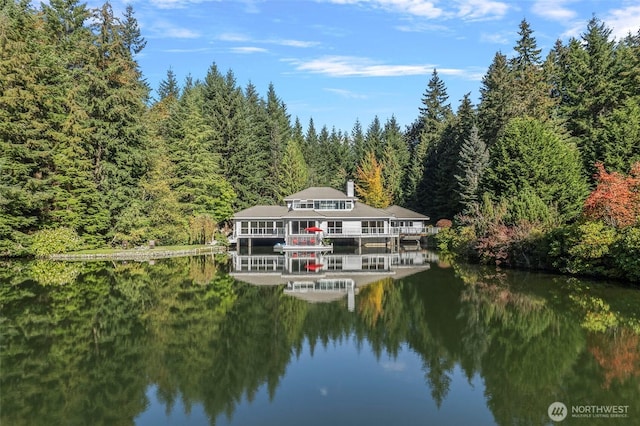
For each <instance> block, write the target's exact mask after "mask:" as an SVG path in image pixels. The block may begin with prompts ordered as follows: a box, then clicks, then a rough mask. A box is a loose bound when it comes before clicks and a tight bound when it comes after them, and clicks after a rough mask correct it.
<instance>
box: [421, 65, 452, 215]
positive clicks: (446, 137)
mask: <svg viewBox="0 0 640 426" xmlns="http://www.w3.org/2000/svg"><path fill="white" fill-rule="evenodd" d="M448 99H449V96H448V95H447V90H446V86H445V84H444V82H443V81H442V80H441V79H440V77H439V76H438V73H437V71H436V70H434V71H433V74H432V76H431V79H430V80H429V84H428V85H427V90H426V91H425V94H424V95H423V98H422V104H423V106H422V107H420V119H421V121H422V125H421V127H422V129H421V133H420V142H419V145H418V147H417V148H416V150H415V154H417V155H415V157H414V158H413V161H414V164H413V165H412V169H413V170H414V171H413V173H414V174H415V175H416V176H419V177H420V178H419V179H420V180H419V182H418V186H417V188H416V196H415V200H414V202H413V203H412V204H413V205H414V206H415V208H416V209H417V210H419V211H421V212H424V213H426V214H428V215H430V216H432V217H444V215H447V213H448V208H447V207H446V206H445V204H448V201H447V199H448V198H450V194H449V195H446V196H443V194H444V192H445V186H446V185H445V182H446V181H447V180H451V179H452V176H453V175H452V174H451V175H449V176H445V175H444V173H443V170H444V169H443V168H442V167H441V166H439V162H440V161H441V159H443V158H445V157H447V156H448V154H449V153H450V152H451V151H452V148H453V145H454V144H455V138H454V136H453V132H452V130H453V127H452V120H453V118H454V115H453V112H452V110H451V105H450V104H449V103H447V101H448Z"/></svg>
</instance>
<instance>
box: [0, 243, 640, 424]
mask: <svg viewBox="0 0 640 426" xmlns="http://www.w3.org/2000/svg"><path fill="white" fill-rule="evenodd" d="M421 253H422V252H421ZM277 256H278V255H274V254H269V255H268V256H248V257H247V256H245V257H238V256H235V257H233V258H232V259H230V260H227V259H226V258H225V257H223V256H220V257H218V258H212V257H205V256H201V257H191V258H176V259H167V260H160V261H155V262H151V263H138V262H87V263H80V262H77V263H74V262H67V263H64V262H55V263H54V262H49V261H36V262H29V263H5V264H3V265H2V266H1V267H0V279H1V280H2V281H1V284H0V309H1V311H0V327H1V328H0V332H1V336H0V344H1V347H0V424H2V425H29V426H31V425H145V426H146V425H309V426H310V425H334V426H335V425H427V424H429V425H493V424H498V425H511V424H527V425H529V424H530V425H544V424H553V421H552V417H553V416H556V417H555V419H560V417H564V419H563V420H562V421H561V422H559V423H558V424H563V425H564V424H570V425H585V426H587V425H594V424H595V425H634V424H638V425H640V291H639V290H638V289H634V288H625V287H621V286H619V285H613V284H607V283H596V282H591V281H584V280H578V279H575V278H567V277H559V276H553V275H544V274H532V273H525V272H514V271H496V270H495V269H484V270H483V269H478V268H475V267H471V266H467V265H449V264H446V263H444V262H441V261H440V262H438V261H437V257H436V256H432V255H430V254H428V253H427V254H424V255H423V256H421V255H420V254H410V255H408V256H405V257H397V256H396V257H393V256H391V257H390V256H388V255H383V254H379V255H378V254H376V255H357V254H353V255H348V256H347V255H345V256H333V257H331V256H325V257H324V258H322V259H319V258H318V257H316V258H315V259H310V258H308V257H309V255H308V254H299V255H298V256H292V255H288V256H285V255H281V256H282V257H277ZM314 256H315V255H314ZM309 265H316V266H313V267H309ZM312 302H313V303H312ZM554 402H561V403H562V404H563V405H554V406H552V407H551V409H550V406H551V404H552V403H554ZM558 407H560V411H558V410H559V408H558ZM562 407H564V409H565V411H564V412H563V411H562ZM554 410H555V411H554Z"/></svg>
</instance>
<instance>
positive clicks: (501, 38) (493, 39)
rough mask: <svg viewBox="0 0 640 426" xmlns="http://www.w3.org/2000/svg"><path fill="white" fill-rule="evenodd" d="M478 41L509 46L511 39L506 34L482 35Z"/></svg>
mask: <svg viewBox="0 0 640 426" xmlns="http://www.w3.org/2000/svg"><path fill="white" fill-rule="evenodd" d="M480 41H482V42H485V43H495V44H509V43H510V42H511V37H510V36H509V35H508V34H507V33H491V34H490V33H482V34H480Z"/></svg>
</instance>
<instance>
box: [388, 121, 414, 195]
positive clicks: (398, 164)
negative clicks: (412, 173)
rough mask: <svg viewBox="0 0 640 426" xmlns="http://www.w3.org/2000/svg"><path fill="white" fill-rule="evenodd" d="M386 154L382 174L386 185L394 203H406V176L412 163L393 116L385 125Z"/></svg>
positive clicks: (407, 147)
mask: <svg viewBox="0 0 640 426" xmlns="http://www.w3.org/2000/svg"><path fill="white" fill-rule="evenodd" d="M382 137H383V139H384V141H385V142H384V154H383V157H382V164H383V168H382V173H383V178H384V181H385V185H386V187H387V189H388V190H389V192H390V193H391V197H392V200H393V202H395V203H396V204H404V202H405V187H404V183H405V179H406V178H405V175H406V173H407V168H408V167H409V163H410V153H409V146H408V145H407V142H406V140H405V138H404V135H403V134H402V131H401V130H400V126H399V125H398V122H397V121H396V118H395V117H394V116H392V117H391V118H390V119H389V120H387V122H386V123H385V125H384V130H383V133H382Z"/></svg>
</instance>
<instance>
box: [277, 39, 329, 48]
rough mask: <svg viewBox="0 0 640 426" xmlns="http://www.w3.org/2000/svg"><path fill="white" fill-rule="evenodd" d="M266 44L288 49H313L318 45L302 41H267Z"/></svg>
mask: <svg viewBox="0 0 640 426" xmlns="http://www.w3.org/2000/svg"><path fill="white" fill-rule="evenodd" d="M266 42H267V43H273V44H279V45H281V46H290V47H302V48H307V47H315V46H318V45H319V44H320V43H319V42H317V41H304V40H267V41H266Z"/></svg>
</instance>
